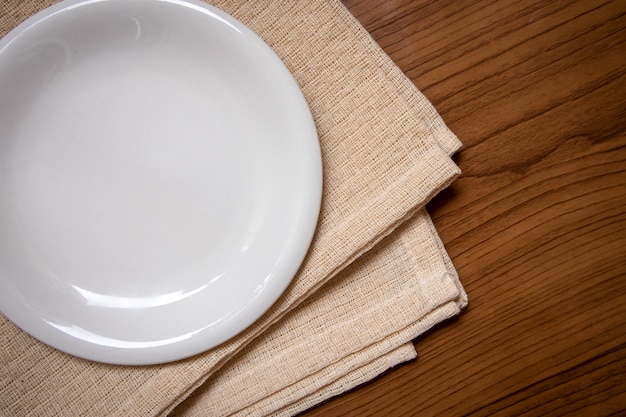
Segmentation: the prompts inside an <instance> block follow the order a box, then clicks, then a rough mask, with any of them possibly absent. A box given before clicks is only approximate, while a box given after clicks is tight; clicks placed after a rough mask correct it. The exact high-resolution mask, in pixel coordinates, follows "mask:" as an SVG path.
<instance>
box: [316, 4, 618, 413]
mask: <svg viewBox="0 0 626 417" xmlns="http://www.w3.org/2000/svg"><path fill="white" fill-rule="evenodd" d="M344 3H345V5H346V6H347V7H348V9H349V10H350V11H351V12H352V13H353V14H354V15H355V16H356V17H357V19H358V20H359V21H360V22H361V23H362V24H363V25H364V27H365V28H366V29H367V30H368V31H369V32H370V33H371V34H372V36H373V37H374V39H375V40H376V41H377V42H378V43H379V44H380V45H381V46H382V48H383V49H384V50H385V51H386V52H387V53H388V54H389V56H391V58H392V59H393V60H394V61H395V62H396V63H397V64H398V66H399V67H400V68H401V69H402V70H403V71H404V73H405V74H406V75H407V76H408V77H409V78H410V79H411V80H412V81H413V82H414V83H415V85H416V86H417V87H418V88H419V89H420V90H421V91H422V92H423V93H424V94H425V95H426V96H427V97H428V98H429V99H430V100H431V102H432V103H433V104H434V105H435V107H436V108H437V109H438V110H439V112H440V114H441V115H442V117H443V118H444V120H445V121H446V122H447V123H448V125H449V126H450V128H451V129H452V130H453V131H454V132H455V133H456V134H457V135H458V136H459V138H460V139H461V140H462V141H463V143H464V145H465V146H464V148H463V149H462V150H461V151H460V153H459V154H458V155H457V157H456V161H457V162H458V164H459V165H460V167H461V168H462V170H463V175H462V176H461V177H460V178H459V179H458V180H457V181H456V182H455V183H454V184H453V185H452V187H451V188H450V189H448V190H446V191H445V192H444V193H443V194H441V195H440V196H438V197H437V198H436V199H435V200H434V201H433V202H432V203H431V204H429V210H430V212H431V214H432V216H433V218H434V221H435V224H436V226H437V228H438V230H439V232H440V235H441V237H442V240H443V241H444V243H445V244H446V247H447V249H448V251H449V253H450V255H451V257H452V259H453V261H454V263H455V266H456V267H457V270H458V272H459V275H460V277H461V280H462V282H463V284H464V286H465V288H466V290H467V292H468V294H469V297H470V305H469V308H468V309H467V310H466V311H465V312H464V313H463V314H462V315H461V316H460V317H459V318H457V319H455V320H452V321H450V322H447V323H445V324H444V325H443V326H440V327H438V328H437V329H435V330H434V331H432V332H430V333H429V334H427V335H426V336H424V337H421V338H419V339H417V340H415V341H414V342H415V346H416V348H417V351H418V354H419V358H418V359H417V360H416V361H414V362H411V363H409V364H407V365H404V366H401V367H398V368H395V369H393V370H392V371H390V372H388V373H386V374H385V375H383V376H382V377H380V378H378V379H376V380H375V381H373V382H370V383H368V384H365V385H363V386H361V387H359V388H357V389H355V390H353V391H351V392H349V393H346V394H344V395H342V396H340V397H338V398H335V399H333V400H330V401H328V402H326V403H325V404H322V405H321V406H318V407H316V408H314V409H312V410H310V411H308V412H307V413H305V415H306V416H309V417H312V416H329V415H331V416H384V415H394V416H413V415H415V416H460V415H470V416H483V415H503V416H509V415H510V416H518V415H545V416H560V415H581V416H606V415H626V149H625V146H626V76H625V74H626V45H625V41H626V1H624V0H618V1H606V2H601V1H588V0H581V1H543V0H524V1H516V0H515V1H513V0H507V1H498V0H485V1H463V0H461V1H459V0H438V1H426V0H416V1H408V0H394V1H389V0H345V1H344Z"/></svg>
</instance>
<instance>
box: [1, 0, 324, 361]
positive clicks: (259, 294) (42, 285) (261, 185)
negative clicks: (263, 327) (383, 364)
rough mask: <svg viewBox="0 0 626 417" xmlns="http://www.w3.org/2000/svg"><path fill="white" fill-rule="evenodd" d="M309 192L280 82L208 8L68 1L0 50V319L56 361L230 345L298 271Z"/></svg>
mask: <svg viewBox="0 0 626 417" xmlns="http://www.w3.org/2000/svg"><path fill="white" fill-rule="evenodd" d="M321 184H322V171H321V156H320V149H319V142H318V139H317V134H316V131H315V126H314V124H313V121H312V117H311V114H310V111H309V109H308V107H307V104H306V102H305V100H304V98H303V96H302V93H301V92H300V90H299V88H298V86H297V84H296V83H295V81H294V80H293V78H292V76H291V74H290V73H289V71H288V70H287V69H286V67H285V66H284V65H283V63H282V62H281V61H280V60H279V59H278V57H277V56H276V55H275V54H274V52H273V51H272V50H271V49H270V48H269V47H268V46H267V45H266V44H265V43H263V41H262V40H261V39H260V38H258V37H257V36H256V35H255V34H254V33H253V32H252V31H250V30H249V29H247V28H246V27H245V26H244V25H242V24H241V23H240V22H238V21H236V20H235V19H233V18H232V17H230V16H228V15H226V14H225V13H222V12H221V11H218V10H216V9H215V8H212V7H210V6H207V5H206V4H204V3H202V2H198V1H193V0H192V1H190V2H186V1H180V0H143V1H142V0H70V1H65V2H61V3H58V4H56V5H54V6H52V7H51V8H48V9H46V10H44V11H43V12H41V13H39V14H37V15H35V16H33V17H31V18H30V19H28V20H27V21H25V22H24V23H23V24H21V25H20V26H19V27H17V28H16V29H15V30H13V31H12V32H11V33H9V34H8V35H7V36H6V37H5V38H3V39H2V40H1V41H0V310H1V311H2V313H4V314H5V315H6V316H7V317H8V318H9V319H10V320H11V321H13V322H14V323H15V324H17V325H18V326H19V327H21V328H22V329H24V330H25V331H26V332H28V333H30V334H31V335H33V336H34V337H36V338H38V339H40V340H41V341H43V342H45V343H47V344H49V345H51V346H53V347H55V348H58V349H60V350H62V351H65V352H68V353H70V354H73V355H76V356H80V357H83V358H87V359H91V360H95V361H102V362H108V363H116V364H151V363H161V362H167V361H173V360H177V359H181V358H184V357H188V356H191V355H194V354H197V353H200V352H203V351H205V350H207V349H209V348H212V347H214V346H216V345H218V344H220V343H222V342H224V341H226V340H228V339H230V338H232V337H233V336H235V335H236V334H238V333H239V332H241V331H242V330H243V329H245V328H246V327H248V326H250V325H251V324H252V323H253V322H254V321H255V320H257V319H258V318H259V317H260V316H261V315H262V314H263V313H264V312H266V311H267V309H268V308H269V307H270V306H271V305H272V304H273V303H274V302H275V301H276V300H277V299H278V297H279V296H280V294H281V293H282V292H283V291H284V290H285V288H286V287H287V285H288V284H289V282H290V281H291V279H292V278H293V276H294V275H295V273H296V272H297V269H298V268H299V266H300V264H301V262H302V260H303V259H304V256H305V254H306V252H307V250H308V247H309V245H310V243H311V239H312V236H313V232H314V229H315V226H316V223H317V217H318V213H319V207H320V200H321V187H322V185H321Z"/></svg>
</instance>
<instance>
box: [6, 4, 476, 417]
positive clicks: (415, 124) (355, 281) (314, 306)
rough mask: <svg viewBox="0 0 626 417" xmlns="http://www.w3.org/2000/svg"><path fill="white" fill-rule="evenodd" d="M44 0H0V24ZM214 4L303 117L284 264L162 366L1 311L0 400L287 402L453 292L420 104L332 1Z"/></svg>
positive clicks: (381, 351) (360, 363)
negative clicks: (285, 281)
mask: <svg viewBox="0 0 626 417" xmlns="http://www.w3.org/2000/svg"><path fill="white" fill-rule="evenodd" d="M51 3H53V1H46V0H33V1H17V0H9V1H6V2H4V3H3V4H2V5H0V12H1V13H0V34H2V35H4V34H5V33H7V32H8V31H9V30H11V29H12V28H13V27H14V26H15V25H16V24H17V23H19V22H20V21H22V20H23V19H24V18H26V17H27V16H29V15H31V14H33V13H35V12H36V11H38V10H40V9H41V8H43V7H45V6H47V5H49V4H51ZM214 4H215V5H216V6H217V7H219V8H221V9H222V10H224V11H226V12H227V13H229V14H231V15H233V16H234V17H236V18H238V19H239V20H241V21H242V22H243V23H244V24H246V25H247V26H249V27H250V28H251V29H253V30H254V31H255V32H256V33H258V34H259V35H260V36H261V37H262V38H263V39H264V40H265V41H266V42H267V43H268V44H269V45H270V46H271V47H272V48H273V49H274V50H275V51H276V53H277V54H278V55H279V56H280V57H281V59H282V60H283V62H285V64H286V65H287V66H288V68H289V69H290V71H291V72H292V73H293V75H294V77H295V78H296V80H297V82H298V83H299V85H300V87H301V89H302V91H303V93H304V95H305V97H306V99H307V101H308V103H309V106H310V108H311V111H312V113H313V117H314V119H315V123H316V127H317V129H318V133H319V136H320V144H321V148H322V157H323V164H324V195H323V200H322V208H321V213H320V220H319V222H318V227H317V231H316V234H315V236H314V239H313V242H312V245H311V247H310V250H309V253H308V254H307V257H306V259H305V261H304V263H303V265H302V267H301V269H300V271H299V272H298V274H297V275H296V277H295V278H294V280H293V282H292V283H291V285H290V286H289V288H288V289H287V290H286V292H285V293H284V294H283V295H282V296H281V298H280V299H279V301H278V302H277V303H276V304H275V305H274V306H273V307H272V308H271V309H270V310H269V311H268V312H267V313H266V314H265V315H264V316H263V317H262V318H261V319H259V320H258V321H257V322H256V323H255V324H254V325H252V326H251V327H250V328H248V329H247V330H245V331H244V332H242V333H241V334H239V335H238V336H237V337H235V338H233V339H232V340H230V341H228V342H226V343H224V344H222V345H220V346H218V347H217V348H214V349H212V350H210V351H208V352H205V353H203V354H200V355H197V356H195V357H192V358H189V359H185V360H182V361H178V362H175V363H169V364H163V365H155V366H142V367H124V366H115V365H107V364H101V363H96V362H90V361H86V360H82V359H79V358H75V357H72V356H69V355H66V354H64V353H62V352H59V351H56V350H55V349H52V348H50V347H48V346H46V345H44V344H43V343H41V342H39V341H37V340H35V339H33V338H32V337H30V336H29V335H27V334H25V333H24V332H22V331H21V330H19V329H18V328H16V327H15V326H14V325H13V324H12V323H10V322H9V321H8V320H7V319H6V318H5V317H4V316H2V317H0V414H7V415H141V416H146V415H166V414H168V413H170V412H172V410H174V411H173V414H175V415H181V414H183V415H184V414H190V415H194V414H198V413H200V415H214V414H215V415H221V414H222V413H224V414H227V413H241V414H255V415H260V414H272V413H278V414H284V415H289V414H292V413H295V412H298V411H300V410H302V409H304V408H306V407H309V406H311V405H313V404H315V403H316V402H318V401H321V400H323V399H324V398H327V397H328V396H330V395H334V394H336V393H339V392H342V391H343V390H345V389H348V388H350V387H352V386H354V385H355V384H358V383H362V382H364V381H365V380H367V379H369V378H371V377H373V376H374V375H376V374H378V373H379V372H382V371H383V370H384V369H387V368H388V367H389V366H392V365H394V364H397V363H400V362H402V361H404V360H408V359H410V358H412V357H414V355H415V353H414V350H413V348H412V346H411V345H410V344H407V342H409V341H410V340H411V339H412V338H414V337H415V336H417V335H418V334H420V333H422V332H423V331H424V330H426V329H428V328H429V327H432V325H434V324H436V323H438V322H440V321H441V320H444V319H445V318H447V317H450V316H452V315H454V314H456V313H458V311H459V309H460V308H462V306H463V305H464V304H465V302H466V298H465V294H464V292H463V289H462V287H461V286H460V284H459V282H458V278H457V277H456V273H455V272H454V268H453V267H452V264H451V263H450V261H449V258H448V257H447V255H446V254H445V250H444V249H443V245H441V242H440V241H439V239H438V237H437V234H436V231H435V230H434V228H433V226H432V223H431V222H430V219H429V218H428V215H427V213H426V212H425V211H424V210H423V207H424V205H425V204H426V203H427V202H428V201H429V200H430V198H432V196H434V195H435V194H436V193H437V192H439V191H440V190H441V189H443V188H444V187H446V186H447V185H448V184H449V183H450V182H451V181H452V180H453V179H454V178H455V177H456V176H457V175H458V174H459V169H458V167H456V165H455V164H454V163H453V161H452V160H451V159H450V157H449V154H450V153H452V152H453V151H455V150H456V149H457V148H458V146H459V145H460V143H459V141H458V139H457V138H456V137H455V136H454V134H453V133H452V132H450V131H449V129H448V128H447V127H446V126H445V124H444V122H443V121H442V120H441V118H440V117H439V115H438V114H437V112H436V110H435V109H434V108H433V107H432V105H431V104H430V103H429V102H428V101H427V100H426V99H425V98H424V97H423V95H422V94H421V93H420V92H419V91H418V90H417V89H415V87H414V86H413V85H412V83H411V82H410V80H408V79H407V78H406V77H405V76H404V75H403V74H402V72H401V71H400V70H399V69H398V68H397V67H396V66H395V65H394V64H393V63H392V61H391V60H390V59H389V57H387V56H386V55H385V54H384V52H382V51H381V50H380V48H379V47H378V46H377V45H376V43H375V42H374V41H373V40H372V39H371V38H370V37H369V35H368V34H367V32H366V31H365V30H364V29H363V28H362V27H361V26H360V25H359V24H358V22H356V20H355V19H354V18H353V17H352V16H351V15H350V14H349V12H347V10H346V9H345V8H344V7H343V6H342V4H341V3H340V2H339V1H335V0H315V1H309V2H294V1H282V0H270V1H267V2H258V3H257V2H254V1H235V0H220V1H216V2H215V3H214ZM399 226H400V228H399V229H398V227H399ZM396 229H398V230H396ZM394 231H395V232H394ZM387 236H388V237H387ZM385 237H387V238H386V239H385ZM383 239H384V240H383ZM364 254H365V255H364ZM425 254H430V255H428V256H427V257H424V256H425ZM322 335H325V336H326V337H325V338H322V337H321V336H322ZM277 358H280V359H281V361H280V363H281V364H283V363H284V364H285V365H287V364H289V365H291V366H290V368H289V369H287V368H281V369H282V370H281V371H278V369H279V367H277V366H276V367H275V366H273V365H272V363H274V364H277V363H278V362H277ZM294 368H295V370H296V371H295V372H291V371H292V370H294ZM253 381H254V382H253ZM243 391H245V395H243V394H240V393H242V392H243ZM233 396H234V397H233ZM188 397H189V398H188ZM186 399H187V401H185V400H186ZM207 403H216V404H219V407H218V408H212V407H213V405H212V404H211V405H210V407H211V408H207V405H206V404H207ZM177 406H179V407H178V408H176V407H177Z"/></svg>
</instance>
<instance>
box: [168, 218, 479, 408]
mask: <svg viewBox="0 0 626 417" xmlns="http://www.w3.org/2000/svg"><path fill="white" fill-rule="evenodd" d="M466 301H467V299H466V296H465V293H464V292H463V289H462V287H461V285H460V283H459V281H458V278H457V276H456V272H455V270H454V268H453V267H452V264H451V262H450V260H449V258H448V257H447V255H446V254H445V251H443V249H442V245H441V241H440V240H439V238H438V236H437V234H436V232H435V229H434V227H433V225H432V222H431V221H430V218H429V216H428V214H427V213H426V211H425V210H421V211H420V212H419V213H418V214H416V215H415V216H414V217H413V218H411V219H410V220H408V221H407V222H406V223H405V224H404V225H402V226H401V227H400V228H399V229H398V230H397V231H396V232H395V233H393V234H392V235H390V236H388V237H387V238H386V239H384V240H383V241H382V242H380V243H379V244H378V245H376V247H375V248H373V249H372V250H371V251H369V252H368V253H367V254H365V255H363V256H362V257H361V258H359V259H358V260H356V261H355V262H353V263H352V264H351V265H350V266H349V267H347V268H346V269H344V270H343V271H342V272H341V273H339V274H338V275H337V276H336V277H335V278H334V279H333V280H332V281H331V282H329V283H327V284H326V285H324V286H323V287H322V288H321V289H320V290H319V291H317V292H316V293H315V294H313V295H312V296H311V297H310V298H309V299H307V300H306V301H305V302H304V303H303V304H301V305H300V306H298V307H297V308H296V309H294V310H293V311H291V312H290V313H289V314H288V315H286V316H285V317H283V318H282V319H281V320H280V321H279V322H278V323H276V324H274V325H273V326H272V327H270V328H269V329H268V330H267V331H266V332H265V333H264V334H263V335H261V336H259V337H258V338H257V339H255V340H254V341H252V342H251V343H250V344H249V345H248V346H246V348H245V349H243V350H242V351H241V352H240V353H239V354H238V355H236V356H235V357H234V358H233V359H232V360H231V361H229V363H228V364H226V365H225V366H224V367H223V368H222V369H220V370H219V371H218V372H216V373H215V374H214V375H212V376H211V377H210V378H209V379H208V380H207V382H206V383H205V384H204V385H203V386H202V387H200V388H198V389H197V390H196V391H195V392H194V393H193V394H192V395H191V396H190V398H189V399H187V400H186V401H185V402H183V403H182V404H181V405H180V406H179V407H178V408H177V409H175V410H174V412H173V413H172V415H173V416H205V415H269V414H279V415H280V414H285V415H289V414H292V413H294V412H297V411H302V410H303V409H305V408H307V407H308V406H310V405H312V404H311V400H310V398H311V397H315V399H314V401H313V403H315V402H317V401H320V400H322V399H324V398H325V397H326V396H327V395H328V394H330V395H332V394H333V393H335V392H337V390H339V392H342V391H344V390H345V389H347V388H351V387H352V386H353V385H354V383H360V382H363V380H367V379H371V378H372V377H373V376H375V375H376V374H378V373H380V372H382V371H384V370H386V369H387V368H388V367H390V366H393V365H395V364H396V363H398V361H406V360H408V359H412V358H413V357H414V355H415V351H414V349H413V347H412V345H411V344H408V345H407V342H409V341H411V340H412V339H414V338H415V337H417V336H418V335H420V334H422V333H423V332H424V331H426V330H428V329H429V328H431V327H432V326H433V325H435V324H437V323H439V322H441V321H442V320H444V319H446V318H449V317H451V316H452V315H454V314H457V313H458V312H459V310H460V308H462V307H463V306H464V305H465V303H466ZM340 380H341V381H340ZM334 383H335V384H336V386H333V387H330V386H329V385H331V384H334ZM331 388H332V389H333V390H334V391H331Z"/></svg>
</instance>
